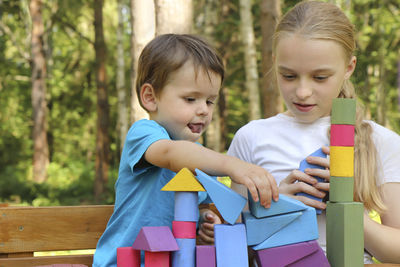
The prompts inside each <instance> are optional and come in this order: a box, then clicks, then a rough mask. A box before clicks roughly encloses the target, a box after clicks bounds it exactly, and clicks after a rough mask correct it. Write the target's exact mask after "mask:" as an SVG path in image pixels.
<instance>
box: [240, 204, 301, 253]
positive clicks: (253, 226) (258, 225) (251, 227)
mask: <svg viewBox="0 0 400 267" xmlns="http://www.w3.org/2000/svg"><path fill="white" fill-rule="evenodd" d="M302 214H303V213H302V212H301V211H298V212H292V213H287V214H282V215H276V216H270V217H264V218H261V219H258V218H256V217H254V216H253V215H251V213H250V212H248V211H244V212H242V221H243V223H244V224H245V225H246V234H247V244H248V245H249V246H252V245H258V244H260V243H262V242H263V241H264V240H266V239H267V238H269V237H270V236H272V235H273V234H275V233H276V232H278V231H280V230H282V229H283V228H285V227H287V226H288V225H289V224H290V223H292V222H293V221H294V220H296V219H297V218H298V217H300V216H301V215H302Z"/></svg>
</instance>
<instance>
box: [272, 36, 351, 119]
mask: <svg viewBox="0 0 400 267" xmlns="http://www.w3.org/2000/svg"><path fill="white" fill-rule="evenodd" d="M274 60H275V71H276V74H277V81H278V87H279V89H280V92H281V94H282V97H283V99H284V101H285V104H286V107H287V109H288V111H287V112H286V113H287V114H288V115H289V116H294V117H296V118H297V119H299V120H300V121H302V122H306V123H311V122H314V121H315V120H317V119H319V118H321V117H325V116H329V115H330V112H331V107H332V100H333V99H334V98H336V97H337V96H338V95H339V93H340V91H341V88H342V85H343V82H344V80H346V79H348V78H350V76H351V74H352V73H353V71H354V68H355V65H356V58H355V57H352V59H351V60H350V61H348V60H347V59H346V58H345V56H344V52H343V50H342V47H341V46H340V45H339V44H337V43H336V42H334V41H329V40H319V39H307V38H304V37H301V36H298V35H288V36H284V37H281V39H280V40H279V42H278V43H277V46H276V54H275V58H274Z"/></svg>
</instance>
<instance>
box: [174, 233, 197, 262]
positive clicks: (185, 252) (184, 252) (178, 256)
mask: <svg viewBox="0 0 400 267" xmlns="http://www.w3.org/2000/svg"><path fill="white" fill-rule="evenodd" d="M176 242H177V243H178V246H179V250H177V251H174V252H172V267H187V266H195V264H196V239H195V238H177V239H176Z"/></svg>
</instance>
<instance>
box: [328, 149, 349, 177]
mask: <svg viewBox="0 0 400 267" xmlns="http://www.w3.org/2000/svg"><path fill="white" fill-rule="evenodd" d="M330 150H331V152H330V172H331V176H336V177H353V176H354V147H350V146H331V147H330Z"/></svg>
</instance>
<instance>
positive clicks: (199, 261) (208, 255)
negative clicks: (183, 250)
mask: <svg viewBox="0 0 400 267" xmlns="http://www.w3.org/2000/svg"><path fill="white" fill-rule="evenodd" d="M215 265H216V262H215V246H196V267H215Z"/></svg>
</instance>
